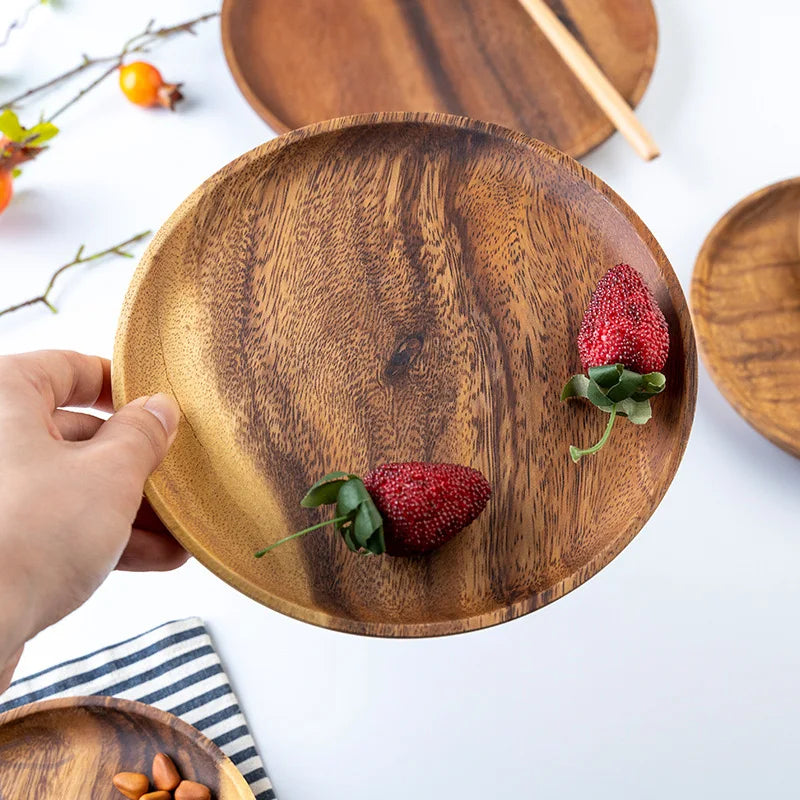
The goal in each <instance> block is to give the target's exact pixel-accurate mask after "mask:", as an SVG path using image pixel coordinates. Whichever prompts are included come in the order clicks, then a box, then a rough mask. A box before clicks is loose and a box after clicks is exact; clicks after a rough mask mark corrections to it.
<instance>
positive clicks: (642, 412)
mask: <svg viewBox="0 0 800 800" xmlns="http://www.w3.org/2000/svg"><path fill="white" fill-rule="evenodd" d="M618 411H619V413H620V414H623V415H624V416H626V417H627V418H628V419H629V420H630V421H631V422H632V423H633V424H634V425H644V424H645V422H648V421H649V420H650V418H651V417H652V416H653V410H652V409H651V408H650V401H649V400H641V401H638V402H637V401H636V400H634V399H633V398H631V397H629V398H627V399H625V400H623V401H622V402H621V403H620V404H619V406H618Z"/></svg>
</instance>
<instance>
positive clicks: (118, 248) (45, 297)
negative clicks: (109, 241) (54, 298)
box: [0, 231, 150, 317]
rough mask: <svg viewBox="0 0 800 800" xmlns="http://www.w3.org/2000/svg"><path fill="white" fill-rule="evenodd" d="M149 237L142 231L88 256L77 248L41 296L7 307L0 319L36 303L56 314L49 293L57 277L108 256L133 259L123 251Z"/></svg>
mask: <svg viewBox="0 0 800 800" xmlns="http://www.w3.org/2000/svg"><path fill="white" fill-rule="evenodd" d="M149 235H150V231H144V232H143V233H138V234H136V236H131V238H130V239H126V240H125V241H124V242H120V243H119V244H115V245H114V246H113V247H108V248H106V249H105V250H101V251H100V252H98V253H93V254H92V255H90V256H85V255H84V254H83V251H84V245H81V246H80V247H79V248H78V252H77V253H76V254H75V258H73V259H72V261H70V262H69V263H68V264H63V265H62V266H60V267H59V268H58V269H57V270H56V271H55V272H54V273H53V274H52V276H51V277H50V280H49V282H48V284H47V288H46V289H45V290H44V292H42V294H40V295H38V296H37V297H31V298H30V299H29V300H24V301H23V302H22V303H17V304H16V305H13V306H9V307H8V308H4V309H2V310H1V311H0V317H2V316H3V315H4V314H11V313H13V312H14V311H19V309H21V308H27V307H28V306H35V305H36V304H37V303H42V304H43V305H46V306H47V307H48V308H49V309H50V310H51V311H52V312H53V313H54V314H57V313H58V309H57V308H56V307H55V306H54V305H53V303H52V302H51V300H50V293H51V292H52V291H53V287H54V286H55V283H56V280H57V279H58V278H59V276H60V275H61V274H62V273H64V272H66V271H67V270H68V269H70V268H71V267H75V266H77V265H78V264H86V263H87V262H89V261H97V259H99V258H103V257H104V256H110V255H112V254H114V255H118V256H124V257H125V258H133V254H132V253H129V252H128V251H127V250H125V248H126V247H128V246H129V245H132V244H136V243H137V242H140V241H141V240H142V239H144V238H145V237H147V236H149Z"/></svg>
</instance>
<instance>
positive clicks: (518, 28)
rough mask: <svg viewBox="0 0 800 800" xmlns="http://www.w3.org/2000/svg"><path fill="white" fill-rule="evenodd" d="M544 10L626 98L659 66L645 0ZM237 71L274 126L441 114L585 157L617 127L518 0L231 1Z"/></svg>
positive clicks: (230, 54) (226, 33)
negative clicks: (410, 113)
mask: <svg viewBox="0 0 800 800" xmlns="http://www.w3.org/2000/svg"><path fill="white" fill-rule="evenodd" d="M550 5H551V6H552V7H553V8H554V9H555V11H556V12H557V13H558V15H559V17H560V18H561V19H562V20H563V21H564V22H565V23H566V24H567V26H568V27H569V29H570V30H571V31H572V32H573V33H574V34H576V35H577V37H578V39H579V41H580V42H581V43H582V44H583V46H584V47H586V48H587V50H588V52H589V53H590V54H591V56H592V58H593V59H595V61H596V62H597V63H598V64H599V65H600V67H601V68H602V70H603V72H604V73H605V74H606V75H607V76H608V77H609V79H610V80H611V82H612V83H613V84H614V85H615V86H616V87H617V89H619V91H620V92H621V94H622V95H623V97H625V98H626V99H627V100H628V101H629V102H630V103H631V105H634V106H635V105H636V104H637V103H638V102H639V100H640V99H641V97H642V95H643V94H644V91H645V89H646V87H647V84H648V82H649V80H650V75H651V73H652V71H653V66H654V64H655V58H656V50H657V44H658V27H657V24H656V16H655V12H654V10H653V6H652V3H651V2H650V0H592V2H590V3H587V2H586V0H558V2H551V3H550ZM222 39H223V44H224V47H225V53H226V56H227V59H228V63H229V65H230V67H231V70H232V72H233V75H234V77H235V79H236V81H237V83H238V85H239V87H240V89H241V90H242V92H243V93H244V95H245V97H246V98H247V99H248V101H249V102H250V104H251V105H252V106H253V107H254V108H255V109H256V111H257V112H258V113H259V114H260V115H261V116H262V117H264V119H266V120H267V121H268V122H269V123H270V124H271V125H272V126H273V127H274V128H275V129H276V130H278V131H286V130H290V129H292V128H299V127H301V126H303V125H309V124H311V123H315V122H319V121H321V120H326V119H332V118H334V117H340V116H345V115H348V114H363V113H372V112H376V111H400V110H410V111H440V112H449V113H451V114H461V115H464V116H468V117H472V118H474V119H482V120H487V121H489V122H495V123H499V124H501V125H506V126H508V127H510V128H514V129H515V130H520V131H524V132H525V133H528V134H529V135H531V136H535V137H537V138H539V139H542V140H543V141H546V142H549V143H550V144H553V145H555V146H556V147H558V148H559V149H560V150H563V151H564V152H566V153H570V154H571V155H576V156H578V155H582V154H583V153H585V152H586V151H588V150H590V149H592V148H593V147H595V146H596V145H598V144H600V142H602V141H603V140H605V139H606V138H608V137H609V136H610V135H611V134H612V133H613V131H614V128H613V126H612V124H611V123H610V122H609V121H608V119H607V118H606V117H605V115H604V114H603V112H602V111H601V110H600V109H599V108H598V106H597V104H596V103H595V102H594V100H592V98H591V97H590V96H589V95H588V94H587V93H586V91H585V90H584V89H583V87H582V86H581V84H580V83H579V81H578V80H577V78H575V77H574V76H573V74H572V72H571V71H570V70H569V68H568V67H567V66H566V65H565V64H564V62H563V61H562V59H561V57H560V56H559V55H558V54H557V53H556V51H555V50H554V49H553V47H552V46H551V45H550V44H549V42H548V41H547V39H546V38H545V37H544V35H543V34H542V32H541V31H540V30H539V28H538V27H537V26H536V24H535V23H534V22H533V20H531V19H530V17H529V16H528V14H527V13H526V12H525V9H524V8H523V7H522V6H521V5H520V3H519V2H518V0H490V1H487V0H402V1H400V0H346V2H331V0H225V3H224V4H223V11H222Z"/></svg>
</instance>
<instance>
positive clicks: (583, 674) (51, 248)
mask: <svg viewBox="0 0 800 800" xmlns="http://www.w3.org/2000/svg"><path fill="white" fill-rule="evenodd" d="M487 2H489V0H487ZM587 2H588V0H587ZM23 4H24V3H18V2H17V0H3V2H2V7H1V8H0V22H2V21H4V20H5V19H7V18H8V17H9V16H10V13H11V11H12V10H13V9H14V8H16V7H18V6H20V5H23ZM213 6H214V0H206V2H204V0H172V1H171V2H169V3H164V2H159V0H137V2H135V3H121V2H108V0H64V3H63V9H62V10H61V11H58V12H52V11H50V10H48V9H37V10H36V12H35V13H34V14H32V16H31V19H30V23H29V25H28V27H27V28H25V29H24V30H23V31H19V32H17V33H16V34H14V37H13V39H12V42H11V44H10V45H9V46H8V47H7V48H5V49H3V50H0V94H2V95H7V94H9V93H10V92H12V91H14V90H15V89H16V88H17V87H25V86H27V85H29V84H30V83H31V82H32V81H33V80H35V79H36V78H45V77H48V76H49V75H50V74H51V73H55V72H56V71H60V70H61V69H62V68H65V67H67V66H69V65H70V64H71V63H72V62H73V60H74V59H75V58H76V57H77V56H78V54H80V53H81V52H83V51H86V52H88V53H91V54H96V53H98V54H99V53H105V52H109V53H111V52H114V51H115V50H116V48H117V43H118V42H120V41H122V40H124V39H126V38H127V37H128V36H130V35H132V34H133V33H135V32H136V31H138V30H139V29H140V28H141V27H143V25H144V23H145V22H146V20H147V19H148V18H149V17H150V16H154V17H157V18H158V21H159V22H163V23H171V22H177V21H180V20H183V19H185V18H188V17H190V16H194V15H196V14H199V13H201V12H202V11H205V10H207V9H208V7H212V8H213ZM656 7H657V12H658V17H659V23H660V50H659V55H658V63H657V66H656V70H655V74H654V76H653V80H652V83H651V85H650V88H649V89H648V91H647V94H646V96H645V99H644V102H643V103H642V105H641V107H640V115H641V118H642V120H643V121H644V123H645V125H646V126H647V127H648V128H649V129H650V130H651V131H652V133H653V134H654V136H655V138H656V140H657V141H658V142H659V144H660V145H661V148H662V150H663V156H662V157H661V158H660V159H659V160H657V161H656V162H654V163H652V164H645V163H643V162H641V161H639V160H638V159H637V158H636V156H635V155H634V154H633V153H632V152H631V151H630V150H629V149H628V147H627V146H626V144H625V143H624V141H623V140H622V139H621V138H620V137H619V136H615V137H614V138H613V139H612V140H610V141H609V142H607V143H606V144H605V145H603V146H601V147H600V148H599V149H598V150H597V151H595V152H594V153H593V154H591V155H590V156H588V157H587V158H585V159H584V162H585V163H586V165H587V166H589V167H590V168H591V169H593V170H594V171H595V172H597V173H598V174H599V175H600V176H601V177H602V178H603V179H604V180H606V181H607V182H608V183H609V184H610V185H611V186H612V187H613V188H614V189H616V190H617V191H618V192H619V193H620V194H621V195H622V196H623V197H624V198H625V199H626V200H627V201H628V202H629V203H630V204H631V205H632V206H633V207H634V208H635V209H636V210H637V211H638V213H639V214H640V215H641V217H642V218H643V219H644V221H645V222H646V223H647V224H648V225H649V226H650V228H651V229H652V230H653V232H654V233H655V235H656V237H657V238H658V240H659V241H660V242H661V244H662V245H663V247H664V249H665V250H666V252H667V254H668V256H669V257H670V259H671V261H672V264H673V266H674V267H675V270H676V272H677V274H678V277H679V278H680V281H681V283H682V285H683V286H684V289H688V285H689V280H690V276H691V272H692V268H693V264H694V260H695V257H696V255H697V252H698V250H699V248H700V245H701V243H702V241H703V239H704V237H705V235H706V233H707V232H708V231H709V229H710V228H711V226H712V225H713V224H714V223H715V222H716V220H717V219H718V218H719V217H720V216H721V215H722V214H723V213H724V212H725V211H726V210H727V209H728V208H729V207H730V206H731V205H732V204H734V203H735V202H737V201H738V200H739V199H740V198H741V197H743V196H744V195H746V194H749V193H750V192H752V191H753V190H755V189H757V188H759V187H761V186H763V185H765V184H768V183H771V182H773V181H776V180H779V179H783V178H786V177H790V176H793V175H795V174H796V173H797V172H798V158H797V155H798V135H797V130H798V127H800V104H798V103H797V102H796V94H797V88H796V87H797V75H798V69H797V67H798V58H797V30H798V26H800V5H798V4H797V2H796V0H760V2H759V3H757V4H753V3H752V2H751V0H727V2H725V3H722V2H721V1H720V0H656ZM0 27H2V26H0ZM152 59H153V60H154V61H155V63H156V64H158V65H159V66H160V67H161V68H162V71H163V73H164V75H165V76H166V77H167V78H170V79H175V80H182V81H184V82H185V84H186V87H185V89H186V95H187V98H188V99H187V101H186V103H185V104H184V105H183V106H182V107H181V109H180V111H179V112H177V113H175V114H168V113H166V112H165V113H159V112H153V113H150V112H146V111H143V110H141V109H139V108H136V107H134V106H132V105H129V104H127V103H126V102H125V101H124V100H122V99H121V97H120V95H119V94H118V90H117V87H116V86H115V84H114V82H113V81H109V83H108V84H107V85H105V86H104V87H102V88H100V89H98V90H97V91H96V92H94V93H93V94H91V95H89V96H88V97H87V98H85V99H84V100H83V101H82V102H81V103H80V104H79V105H77V106H76V107H75V108H74V109H73V110H72V111H70V112H68V113H67V114H65V116H64V117H63V119H62V120H61V122H62V126H63V133H62V135H61V136H60V137H59V138H58V139H57V140H56V141H55V142H54V143H53V148H52V151H51V152H49V153H46V154H45V155H43V156H42V157H41V159H40V160H39V161H38V162H37V163H35V164H32V165H28V166H27V167H26V169H25V174H24V176H23V177H22V178H21V179H20V180H19V181H18V182H17V189H18V192H17V196H16V198H15V200H14V202H13V205H12V206H11V207H10V208H9V209H8V210H7V211H6V213H5V214H3V215H2V217H1V218H0V305H5V304H7V303H10V302H13V301H15V300H22V299H24V298H26V297H28V296H31V295H32V294H37V293H38V292H39V291H41V288H42V287H43V284H44V283H45V282H46V280H47V278H48V277H49V275H50V272H51V271H52V269H53V268H54V267H55V266H56V265H58V264H60V263H62V262H64V261H66V260H69V259H70V258H71V257H72V254H73V252H74V249H75V248H76V246H77V245H78V244H79V243H80V242H82V241H85V242H86V243H87V246H88V247H89V248H90V249H100V248H102V247H104V246H106V245H109V244H112V243H115V242H117V241H118V240H122V239H124V238H126V237H127V236H129V235H130V234H133V233H135V232H137V231H139V230H142V229H146V228H157V227H158V226H159V225H160V224H161V222H162V221H163V220H164V219H165V218H166V217H167V215H168V214H169V213H170V212H171V211H172V210H173V208H174V207H175V206H177V205H178V203H179V202H180V201H181V200H182V199H183V198H184V196H185V195H186V194H187V193H188V192H189V191H191V190H192V189H193V188H194V187H195V186H196V185H197V184H199V183H200V182H201V181H202V180H203V179H204V178H205V177H207V176H208V175H210V174H211V173H212V172H214V171H215V170H216V169H217V168H219V167H221V166H222V165H223V164H225V163H226V162H227V161H229V160H230V159H232V158H233V157H235V156H237V155H239V154H240V153H242V152H244V151H245V150H247V149H249V148H251V147H253V146H254V145H257V144H259V143H260V142H262V141H264V140H265V139H267V138H270V137H271V136H273V133H272V132H271V131H270V130H269V129H268V128H266V127H265V125H264V123H263V122H262V121H261V120H260V119H259V118H258V117H257V116H256V114H255V112H253V111H252V110H251V109H250V107H249V106H248V105H247V104H246V102H245V101H244V99H243V98H242V97H241V95H240V94H239V92H238V90H237V89H236V87H235V85H234V82H233V80H232V78H231V77H230V74H229V72H228V69H227V67H226V64H225V61H224V58H223V54H222V48H221V45H220V41H219V34H218V23H217V22H212V23H210V24H207V25H206V26H205V27H204V28H203V29H202V30H201V31H200V35H199V37H198V38H197V39H194V38H190V37H185V38H183V39H178V40H174V41H172V42H171V43H169V44H166V45H164V46H162V47H161V49H160V50H159V51H158V52H157V54H155V55H153V57H152ZM48 104H52V105H50V107H51V108H53V107H55V106H54V104H55V99H52V100H50V99H48ZM34 108H36V106H35V107H34ZM133 267H134V264H133V263H132V262H128V261H124V260H112V261H109V262H105V263H102V264H98V265H96V266H91V267H86V268H81V270H80V274H78V273H77V271H76V274H73V275H71V276H69V277H67V278H66V279H65V280H64V281H63V283H62V284H61V285H60V288H59V290H58V292H57V294H56V301H57V303H58V305H59V307H60V308H61V309H62V310H61V313H60V314H59V315H58V316H53V315H51V314H50V313H49V312H47V310H46V309H45V308H43V307H37V308H34V309H30V310H27V311H23V312H20V313H17V314H15V315H13V316H11V317H5V318H0V352H6V353H8V352H15V351H24V350H30V349H35V348H41V347H64V348H74V349H77V350H82V351H86V352H95V353H100V354H104V355H110V354H111V349H112V341H113V335H114V331H115V326H116V321H117V314H118V311H119V308H120V303H121V300H122V297H123V293H124V291H125V287H126V285H127V282H128V280H129V278H130V276H131V273H132V271H133ZM799 479H800V461H797V460H796V459H794V458H792V457H790V456H788V455H787V454H785V453H783V452H782V451H780V450H778V449H777V448H775V447H774V446H773V445H771V444H769V443H768V442H767V441H766V440H764V439H762V438H761V437H760V436H759V435H758V434H757V433H756V432H755V431H753V430H751V429H750V428H749V427H748V426H747V425H746V424H745V423H744V422H743V421H742V420H741V419H740V418H739V417H738V416H737V415H736V414H735V413H734V412H733V410H732V409H731V408H730V407H729V406H728V404H727V403H726V402H725V400H724V399H723V398H722V397H721V395H720V394H719V393H718V391H717V390H716V388H715V387H714V385H713V384H712V383H711V381H710V380H709V379H708V377H707V374H706V373H705V372H704V371H702V370H701V380H700V397H699V404H698V408H697V418H696V421H695V424H694V430H693V432H692V437H691V441H690V443H689V447H688V450H687V452H686V456H685V458H684V461H683V464H682V466H681V468H680V471H679V473H678V475H677V477H676V478H675V481H674V483H673V485H672V488H671V489H670V491H669V493H668V495H667V497H666V498H665V500H664V501H663V503H662V504H661V507H660V508H659V509H658V510H657V511H656V513H655V515H654V516H653V517H652V519H651V521H650V522H649V523H648V524H647V526H646V527H645V529H644V530H643V531H642V532H641V533H640V534H639V536H638V537H637V538H636V539H635V540H634V541H633V542H632V543H631V545H630V546H629V547H628V548H627V549H626V550H625V551H624V552H623V553H622V554H621V555H620V556H619V557H618V558H617V559H616V560H615V561H614V562H613V563H612V564H611V565H609V566H608V567H606V568H605V569H604V570H603V571H602V572H601V573H600V574H598V575H597V576H596V577H594V578H593V579H592V580H591V581H589V582H588V583H587V584H586V585H584V586H583V587H581V588H580V589H578V590H576V591H575V592H573V593H572V594H570V595H568V596H567V597H565V598H563V599H562V600H559V601H558V602H556V603H554V604H553V605H551V606H548V607H547V608H545V609H543V610H541V611H538V612H536V613H535V614H532V615H529V616H527V617H525V618H523V619H520V620H517V621H515V622H511V623H508V624H505V625H501V626H499V627H496V628H492V629H489V630H485V631H480V632H477V633H470V634H467V635H462V636H457V637H450V638H444V639H433V640H420V641H385V640H372V639H364V638H358V637H355V636H349V635H345V634H340V633H333V632H330V631H326V630H321V629H318V628H315V627H312V626H310V625H305V624H303V623H300V622H296V621H294V620H292V619H289V618H287V617H283V616H281V615H280V614H277V613H274V612H272V611H269V610H266V609H264V608H262V607H260V606H258V605H256V604H255V603H254V602H252V601H250V600H248V599H247V598H245V597H244V596H242V595H240V594H238V593H237V592H235V591H234V590H233V589H231V588H229V587H228V586H227V585H226V584H224V583H223V582H221V581H219V580H217V579H216V578H214V577H213V576H212V574H211V573H210V572H208V571H206V570H205V569H204V568H203V567H201V566H200V565H199V564H197V563H195V562H190V563H189V564H187V565H186V566H185V567H183V568H182V569H181V570H179V571H178V572H177V573H174V574H171V575H148V576H142V575H126V574H115V575H113V576H112V577H111V578H110V579H109V580H108V581H107V582H106V584H105V585H104V586H103V587H102V589H101V590H100V591H99V592H98V593H97V594H96V595H95V597H93V598H92V599H91V600H90V601H89V602H88V603H87V604H86V605H85V606H84V607H83V608H81V609H80V610H79V611H77V612H76V613H74V614H73V615H72V616H71V617H69V618H68V619H66V620H64V621H62V622H61V623H59V624H58V625H56V626H55V627H53V628H52V629H50V630H48V631H45V632H44V633H42V634H41V635H40V636H38V637H37V638H36V639H35V640H34V641H33V642H31V643H30V644H29V646H28V648H27V650H26V653H25V655H24V657H23V660H22V664H21V666H20V669H19V672H18V674H20V675H21V674H25V673H26V672H29V671H32V670H36V669H40V668H43V667H46V666H49V665H51V664H52V663H54V662H57V661H60V660H62V659H65V658H68V657H70V656H74V655H78V654H81V653H83V652H86V651H89V650H92V649H95V648H96V647H98V646H101V645H103V644H106V643H110V642H112V641H115V640H117V639H122V638H124V637H127V636H130V635H133V634H135V633H138V632H140V631H142V630H144V629H146V628H148V627H150V626H153V625H156V624H158V623H160V622H163V621H165V620H167V619H172V618H176V617H181V616H188V615H194V614H197V615H200V616H202V617H203V618H204V619H205V620H206V621H207V622H208V625H209V627H210V629H211V632H212V634H213V636H214V638H215V640H216V643H217V646H218V648H219V650H220V653H221V655H222V658H223V661H224V663H225V665H226V667H227V669H228V671H229V673H230V677H231V679H232V681H233V684H234V687H235V689H236V691H237V692H238V693H239V696H240V699H241V702H242V704H243V706H244V709H245V712H246V714H247V715H248V717H249V720H250V724H251V726H252V729H253V733H254V735H255V737H256V740H257V742H258V744H259V746H260V749H261V751H262V753H263V755H264V758H265V761H266V764H267V768H268V771H269V773H270V775H271V777H272V779H273V781H274V784H275V788H276V791H277V793H278V796H279V798H280V800H319V799H320V798H331V799H332V800H375V798H381V799H382V800H394V799H395V798H397V799H398V800H399V799H400V798H403V799H404V800H405V798H408V797H414V798H416V800H434V798H436V799H437V800H439V799H441V798H447V799H448V800H449V798H456V797H482V798H494V799H495V800H516V799H517V798H522V797H534V796H535V797H551V796H555V795H556V794H557V795H558V796H559V797H562V798H563V797H567V798H578V797H581V798H583V797H591V798H593V799H594V800H601V798H614V800H618V798H620V797H623V798H625V797H631V798H633V797H636V798H664V799H665V800H666V799H667V798H669V799H670V800H672V799H673V798H676V797H692V798H693V797H698V798H699V797H725V798H728V800H730V798H752V797H788V796H793V795H794V794H795V792H794V790H790V788H789V786H790V785H796V781H797V775H798V772H797V766H796V764H797V760H796V758H793V757H795V756H796V755H797V737H796V720H797V718H798V716H800V624H798V607H800V580H799V579H798V567H799V565H800V524H798V520H800V492H798V488H797V487H798V480H799ZM356 684H357V685H356Z"/></svg>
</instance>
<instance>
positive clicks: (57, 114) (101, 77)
mask: <svg viewBox="0 0 800 800" xmlns="http://www.w3.org/2000/svg"><path fill="white" fill-rule="evenodd" d="M118 69H119V64H112V65H111V66H110V67H108V69H106V71H105V72H103V73H102V74H101V75H99V76H98V77H97V78H95V79H94V80H93V81H92V82H91V83H90V84H89V85H88V86H84V88H83V89H81V90H80V91H79V92H78V94H76V95H75V97H73V98H72V99H71V100H68V101H67V102H66V103H64V105H63V106H61V108H59V109H58V111H55V112H54V113H53V114H51V115H50V116H49V117H48V118H47V121H48V122H52V121H53V120H54V119H55V118H56V117H60V116H61V115H62V114H63V113H64V112H65V111H66V110H67V109H68V108H69V107H70V106H72V105H74V104H75V103H77V102H78V100H80V99H81V97H83V96H84V95H85V94H86V93H87V92H90V91H91V90H92V89H94V87H95V86H97V85H98V84H99V83H102V82H103V81H104V80H105V79H106V78H107V77H108V76H109V75H111V73H112V72H116V71H117V70H118Z"/></svg>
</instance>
